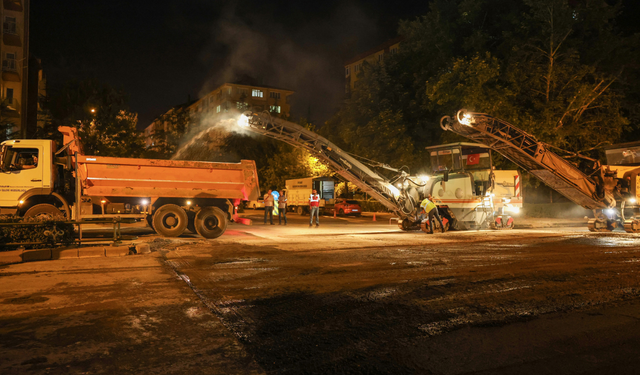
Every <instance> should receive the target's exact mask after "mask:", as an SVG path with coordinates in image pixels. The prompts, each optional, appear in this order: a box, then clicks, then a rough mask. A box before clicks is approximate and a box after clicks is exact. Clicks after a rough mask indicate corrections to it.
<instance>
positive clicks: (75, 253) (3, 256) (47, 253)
mask: <svg viewBox="0 0 640 375" xmlns="http://www.w3.org/2000/svg"><path fill="white" fill-rule="evenodd" d="M138 247H139V245H136V250H138ZM139 250H141V251H133V252H132V251H131V249H130V247H129V246H92V247H79V248H72V249H69V248H56V249H34V250H12V251H3V252H0V265H4V264H13V263H22V262H34V261H39V260H60V259H77V258H103V257H122V256H126V255H129V254H136V252H137V253H138V254H140V253H146V252H150V251H149V249H148V245H147V247H146V248H145V247H144V246H140V249H139Z"/></svg>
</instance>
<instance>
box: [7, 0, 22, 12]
mask: <svg viewBox="0 0 640 375" xmlns="http://www.w3.org/2000/svg"><path fill="white" fill-rule="evenodd" d="M2 2H3V3H4V9H5V10H13V11H15V12H22V11H23V9H22V1H20V0H3V1H2Z"/></svg>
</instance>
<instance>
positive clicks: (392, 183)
mask: <svg viewBox="0 0 640 375" xmlns="http://www.w3.org/2000/svg"><path fill="white" fill-rule="evenodd" d="M238 126H240V127H242V128H245V129H247V130H250V131H252V132H255V133H259V134H262V135H265V136H267V137H270V138H274V139H277V140H280V141H283V142H285V143H288V144H290V145H292V146H294V147H301V148H303V149H305V150H307V151H308V152H310V153H311V154H312V155H313V156H314V157H316V158H318V159H319V160H321V161H322V162H323V163H325V164H327V165H328V166H329V167H330V168H331V169H332V170H333V171H335V172H336V173H337V174H338V175H340V176H341V177H342V178H343V179H344V180H346V181H348V182H351V183H353V184H354V185H356V186H357V187H358V188H360V189H361V190H362V191H363V192H365V193H367V194H369V195H371V196H372V197H373V198H375V199H376V200H377V201H378V202H380V203H382V204H383V205H384V206H385V207H387V208H388V209H389V210H390V211H392V212H393V213H394V214H395V215H397V217H398V225H399V227H400V228H401V229H402V230H414V229H420V228H422V230H423V231H426V230H427V229H426V226H425V222H424V221H423V218H422V216H421V215H420V202H421V201H422V200H423V199H424V198H425V197H426V196H427V195H428V194H432V195H433V197H434V198H435V201H436V202H435V203H436V204H438V205H439V212H440V214H441V215H442V216H443V217H445V218H446V219H447V222H448V224H445V229H448V227H452V228H455V229H475V228H483V227H492V228H496V229H510V228H512V227H513V218H512V217H511V216H510V214H509V211H513V212H515V211H518V210H519V208H520V207H521V206H522V197H521V195H519V193H518V192H519V191H520V190H519V189H518V188H517V184H518V183H519V175H518V172H517V171H494V170H493V168H492V166H491V155H490V149H489V148H488V147H486V146H485V145H482V144H472V143H457V144H452V145H444V146H438V147H434V148H430V152H431V158H432V164H433V163H435V164H434V165H435V166H436V167H435V169H434V172H436V175H434V176H415V175H410V173H409V171H408V170H404V169H402V168H393V167H390V166H389V165H386V164H382V163H378V162H375V161H372V160H365V159H364V158H360V157H358V156H356V155H352V154H349V153H347V152H346V151H344V150H342V149H340V148H339V147H337V146H336V145H335V144H334V143H332V142H330V141H329V140H327V139H326V138H324V137H321V136H320V135H318V134H316V133H314V132H312V131H310V130H308V129H305V128H303V127H302V126H300V125H298V124H295V123H292V122H289V121H285V120H282V119H279V118H275V117H272V116H271V115H270V114H269V113H268V112H261V113H254V112H251V111H247V112H245V113H243V114H242V115H241V116H240V118H239V120H238ZM474 158H475V159H474ZM376 168H379V169H384V170H387V171H390V172H392V173H393V176H392V177H391V178H387V177H385V176H384V175H383V174H381V173H378V172H376V171H374V169H376ZM494 202H495V203H494ZM434 229H439V228H434Z"/></svg>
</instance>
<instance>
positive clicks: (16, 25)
mask: <svg viewBox="0 0 640 375" xmlns="http://www.w3.org/2000/svg"><path fill="white" fill-rule="evenodd" d="M29 3H30V0H2V2H1V3H0V18H1V19H2V41H1V42H0V56H1V57H2V76H1V77H0V91H1V93H0V99H2V101H3V102H4V103H5V106H3V111H2V112H4V113H0V117H2V119H1V120H2V121H9V122H11V123H13V124H14V125H15V127H14V129H13V130H14V131H16V130H19V135H20V137H22V138H27V121H28V120H27V117H28V116H27V114H28V112H29V111H27V102H28V85H29V78H28V77H29Z"/></svg>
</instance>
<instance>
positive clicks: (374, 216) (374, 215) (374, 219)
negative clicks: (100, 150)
mask: <svg viewBox="0 0 640 375" xmlns="http://www.w3.org/2000/svg"><path fill="white" fill-rule="evenodd" d="M373 221H376V213H375V212H374V213H373Z"/></svg>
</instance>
